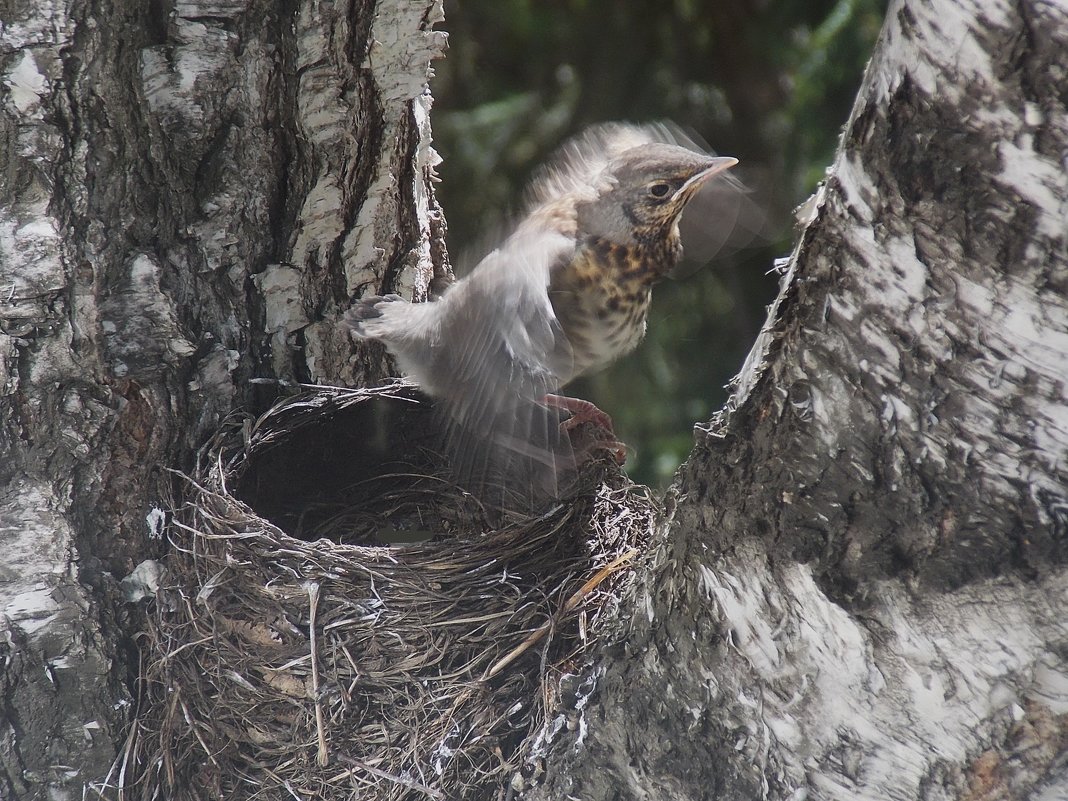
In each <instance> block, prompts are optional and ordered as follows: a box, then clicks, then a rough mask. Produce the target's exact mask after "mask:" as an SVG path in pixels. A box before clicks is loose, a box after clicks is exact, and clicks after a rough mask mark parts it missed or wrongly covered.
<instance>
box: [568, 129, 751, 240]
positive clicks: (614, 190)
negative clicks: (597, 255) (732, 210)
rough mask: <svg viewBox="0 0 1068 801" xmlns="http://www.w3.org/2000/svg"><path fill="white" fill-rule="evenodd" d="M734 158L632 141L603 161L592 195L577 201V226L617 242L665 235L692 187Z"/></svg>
mask: <svg viewBox="0 0 1068 801" xmlns="http://www.w3.org/2000/svg"><path fill="white" fill-rule="evenodd" d="M737 163H738V160H737V159H734V158H730V157H726V156H709V155H707V154H704V153H697V152H694V151H692V150H687V149H686V148H684V147H679V146H677V145H669V144H664V143H660V142H655V143H648V144H643V145H639V146H637V147H632V148H630V149H628V150H625V151H623V152H622V153H620V154H619V155H617V156H616V157H615V158H613V159H612V160H611V161H610V162H609V163H608V165H607V166H606V167H605V168H604V170H603V171H602V172H601V174H600V176H598V180H597V191H596V195H595V196H594V197H591V198H590V199H588V200H587V201H585V202H584V203H582V204H580V205H579V207H578V209H577V211H578V224H579V228H580V230H581V231H582V233H584V234H586V235H587V236H595V237H601V238H604V239H608V240H610V241H612V242H616V243H619V244H621V245H629V244H635V243H642V242H655V241H656V240H659V239H667V238H668V237H670V236H672V235H673V234H674V233H675V232H676V225H677V224H678V220H679V216H680V215H681V214H682V211H683V209H684V208H685V207H686V204H687V203H688V202H689V201H690V199H691V198H693V196H694V195H695V194H697V191H698V189H700V188H701V186H702V185H704V184H705V182H707V181H708V180H709V179H711V178H713V177H715V176H716V175H719V174H720V173H722V172H723V171H724V170H727V169H730V168H731V167H733V166H734V165H735V164H737Z"/></svg>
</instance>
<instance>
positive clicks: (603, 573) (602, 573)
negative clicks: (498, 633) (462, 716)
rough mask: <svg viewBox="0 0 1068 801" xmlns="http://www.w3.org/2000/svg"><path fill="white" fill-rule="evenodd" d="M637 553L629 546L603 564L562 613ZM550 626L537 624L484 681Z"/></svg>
mask: <svg viewBox="0 0 1068 801" xmlns="http://www.w3.org/2000/svg"><path fill="white" fill-rule="evenodd" d="M637 555H638V549H637V548H631V549H630V550H629V551H627V552H626V553H624V554H621V555H620V556H617V557H616V558H615V559H613V560H612V561H611V562H609V563H608V564H607V565H605V566H604V567H602V568H601V569H600V570H598V571H597V572H596V573H594V574H593V576H592V577H591V578H590V579H589V580H588V581H587V582H586V583H585V584H583V585H582V586H581V587H579V588H578V589H577V590H575V593H574V594H573V595H572V596H571V597H570V598H568V599H567V603H565V604H564V609H563V613H564V614H565V615H566V614H567V613H568V612H571V611H572V610H574V609H575V607H577V606H578V605H579V604H580V603H582V599H583V598H585V597H586V596H587V595H589V594H590V593H591V592H593V591H594V590H595V589H597V586H598V585H599V584H600V583H601V582H602V581H604V580H605V579H606V578H608V577H609V576H610V575H612V574H613V573H615V572H616V570H618V569H619V568H620V567H622V566H623V565H625V564H626V563H627V562H629V561H630V560H631V559H633V558H634V557H635V556H637ZM550 628H552V621H551V620H549V621H546V622H545V623H542V624H541V625H540V626H538V628H536V629H534V631H532V632H531V633H530V634H529V635H528V636H527V638H526V639H525V640H523V642H521V643H519V645H517V646H516V647H515V648H513V649H512V650H511V651H509V652H508V653H507V654H505V655H504V656H503V657H501V658H500V659H498V660H497V662H496V663H495V664H494V665H493V666H492V667H491V668H490V669H489V670H487V671H486V675H485V676H483V677H482V679H483V681H485V680H486V679H492V678H493V677H494V676H496V675H497V674H498V673H500V672H501V671H502V670H504V669H505V668H506V667H508V666H509V665H510V664H512V663H513V662H514V661H515V660H516V659H518V658H519V657H520V656H522V655H523V654H524V653H526V652H527V651H528V650H530V647H531V646H532V645H534V644H535V643H537V642H538V641H539V640H541V638H542V637H544V636H545V635H546V634H548V633H549V629H550Z"/></svg>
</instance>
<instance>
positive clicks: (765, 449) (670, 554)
mask: <svg viewBox="0 0 1068 801" xmlns="http://www.w3.org/2000/svg"><path fill="white" fill-rule="evenodd" d="M1066 87H1068V8H1066V7H1065V6H1064V5H1063V4H1059V3H1052V2H1044V0H1022V2H1008V1H1007V0H971V1H970V2H969V1H967V0H937V2H932V0H899V1H898V2H894V3H892V4H891V8H890V12H889V16H888V19H887V22H886V25H885V28H884V30H883V33H882V37H881V40H880V43H879V45H878V48H877V51H876V54H875V56H874V58H873V60H872V62H871V64H870V66H869V70H868V74H867V78H866V80H865V83H864V86H863V89H862V91H861V93H860V96H859V98H858V100H857V103H856V106H855V109H854V112H853V114H852V116H851V118H850V120H849V122H848V124H847V126H846V128H845V131H844V134H843V139H842V144H841V149H840V152H839V155H838V157H837V160H836V162H835V164H834V167H833V169H832V170H831V173H830V175H829V176H828V179H827V181H826V185H825V186H824V187H823V188H822V189H821V191H820V192H819V194H818V195H817V197H816V199H815V203H814V205H813V208H812V216H811V220H810V222H808V224H807V225H806V226H805V229H804V231H803V234H802V236H801V241H800V244H799V245H798V248H797V250H796V251H795V253H794V255H793V258H792V260H791V262H790V266H789V272H788V273H787V275H786V276H785V277H784V279H783V290H782V293H781V294H780V296H779V299H778V300H777V302H776V305H775V306H774V308H773V309H772V311H771V314H770V316H769V319H768V323H767V326H766V328H765V330H764V332H763V334H762V336H761V339H760V341H759V342H758V343H757V346H756V348H755V349H754V350H753V352H752V354H751V356H750V358H749V360H748V363H747V365H746V367H745V369H744V370H743V372H742V375H741V377H740V380H739V384H738V387H737V390H736V393H735V395H734V397H733V400H732V402H731V404H730V405H729V409H728V410H727V411H726V412H724V413H723V414H722V415H720V416H719V417H717V418H716V419H715V420H713V421H712V422H711V423H710V424H709V425H707V426H701V427H698V430H697V439H698V443H697V448H696V450H695V451H694V453H693V455H692V456H691V458H690V460H689V462H688V463H687V465H686V467H685V468H684V470H683V471H682V473H681V475H680V479H679V482H678V485H677V489H678V493H679V494H678V499H677V505H676V507H675V510H674V513H673V515H672V516H671V517H670V518H669V519H668V521H667V522H666V523H665V524H664V526H663V530H662V532H661V536H662V539H661V543H660V546H659V547H658V548H657V549H656V551H655V553H654V554H653V555H652V557H651V564H650V566H649V572H648V578H647V582H646V586H647V588H648V589H647V590H646V591H645V592H644V594H641V593H640V594H639V597H637V598H635V599H634V605H633V618H632V619H631V620H629V621H628V622H627V623H626V624H625V626H624V627H623V630H622V631H621V634H620V642H619V645H618V648H617V649H616V650H615V651H612V652H609V653H606V654H605V656H604V659H603V661H602V662H601V664H600V665H599V666H598V668H597V676H598V685H597V691H596V694H595V696H594V698H593V700H591V702H590V703H589V705H588V706H587V707H586V708H585V710H584V716H585V723H584V725H583V726H580V727H579V731H580V732H582V733H583V735H582V742H581V745H578V744H576V742H575V738H574V737H572V738H567V739H566V740H564V739H563V738H562V739H561V740H560V741H558V742H556V743H555V744H554V751H553V752H552V754H551V758H550V760H549V765H550V767H549V780H548V781H547V783H546V784H545V785H544V787H543V788H542V789H540V790H539V791H538V792H537V793H535V794H534V795H533V796H532V797H535V798H539V799H542V798H543V799H558V798H582V799H583V800H584V801H594V800H595V799H654V798H655V799H699V798H700V799H718V801H727V800H728V799H738V800H739V801H740V800H741V799H753V798H774V799H794V800H795V801H799V800H800V799H804V798H809V799H821V800H822V799H843V800H844V799H850V801H853V800H854V799H869V798H870V799H890V798H893V799H949V798H961V799H969V801H993V799H1044V800H1046V801H1052V799H1065V798H1068V763H1066V760H1065V756H1064V755H1065V752H1066V751H1068V747H1066V746H1068V614H1066V610H1068V605H1066V603H1068V568H1066V559H1068V497H1066V494H1068V490H1066V488H1068V406H1066V385H1068V244H1066V235H1068V222H1066V220H1068V177H1066V168H1068V160H1066V159H1068V93H1066Z"/></svg>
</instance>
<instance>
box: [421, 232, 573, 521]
mask: <svg viewBox="0 0 1068 801" xmlns="http://www.w3.org/2000/svg"><path fill="white" fill-rule="evenodd" d="M573 247H574V245H573V242H572V241H571V240H569V239H567V238H566V237H563V236H561V235H559V234H555V233H550V232H535V233H524V234H521V235H516V236H513V237H511V238H510V239H508V240H507V241H506V242H505V243H504V245H503V246H502V247H501V248H499V249H498V250H495V251H494V252H492V253H490V254H489V255H488V256H487V257H486V258H485V259H483V260H482V262H481V263H480V264H479V265H478V266H477V267H476V268H475V270H474V271H473V272H472V273H471V275H470V276H468V278H466V279H465V280H464V281H463V282H462V283H461V284H460V285H457V287H456V288H455V290H454V291H451V292H449V293H447V294H446V296H445V297H444V298H442V300H441V301H439V302H440V303H445V304H449V306H450V307H449V308H448V309H447V310H445V309H443V311H445V312H446V317H447V319H448V324H443V325H442V327H441V336H442V337H447V341H442V342H441V347H440V348H439V349H435V350H436V351H437V352H438V353H440V354H441V355H440V358H438V359H436V360H435V365H434V379H433V383H434V389H435V392H434V395H435V397H436V398H437V399H438V404H439V408H440V409H441V410H442V412H443V416H444V423H445V426H444V428H445V430H446V443H445V444H446V451H447V454H448V456H449V459H450V463H451V466H452V469H453V471H454V472H455V474H456V478H457V479H458V480H459V482H460V483H461V485H463V486H465V487H467V488H468V489H470V490H471V491H473V492H474V493H475V494H476V495H478V497H479V498H480V499H481V500H483V502H484V503H487V504H488V505H491V506H495V507H499V508H502V509H506V510H511V511H519V512H529V511H532V510H533V509H534V507H536V506H537V505H538V504H540V503H542V502H544V501H546V500H549V499H552V498H555V497H557V493H558V491H559V488H560V481H561V478H562V476H563V475H564V474H565V473H567V472H568V471H570V470H571V469H573V467H574V463H575V460H574V456H573V452H572V449H571V443H570V440H569V439H568V436H567V432H564V431H561V430H560V417H559V413H558V411H556V410H554V409H549V408H547V407H546V406H545V405H544V404H543V403H542V402H541V401H542V399H543V398H544V397H545V395H546V394H548V393H550V392H554V391H556V390H557V389H558V388H559V386H560V384H561V381H562V379H563V378H564V377H565V376H567V375H569V374H570V371H571V366H570V365H571V351H570V347H569V345H568V342H567V338H566V336H565V335H564V332H563V330H562V329H561V327H560V323H559V321H558V320H557V319H556V315H555V314H554V312H553V308H552V305H551V304H550V302H549V295H548V284H549V274H550V271H551V270H552V268H553V267H554V266H555V265H556V264H558V263H559V262H560V261H562V260H564V259H568V258H570V257H571V253H572V251H573Z"/></svg>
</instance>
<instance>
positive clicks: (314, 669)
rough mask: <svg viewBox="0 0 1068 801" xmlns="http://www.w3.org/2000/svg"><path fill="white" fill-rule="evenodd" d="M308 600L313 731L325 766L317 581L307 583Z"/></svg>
mask: <svg viewBox="0 0 1068 801" xmlns="http://www.w3.org/2000/svg"><path fill="white" fill-rule="evenodd" d="M307 590H308V602H309V604H310V605H311V611H310V612H309V613H308V630H309V633H310V640H311V674H312V701H313V702H314V703H315V732H316V734H318V736H319V756H318V762H319V767H321V768H325V767H326V765H327V763H328V762H329V761H330V756H329V754H328V753H327V750H326V731H325V725H324V720H323V703H322V700H321V699H320V698H319V660H318V658H317V650H316V647H315V613H316V611H317V610H318V608H319V582H317V581H309V582H308V584H307Z"/></svg>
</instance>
